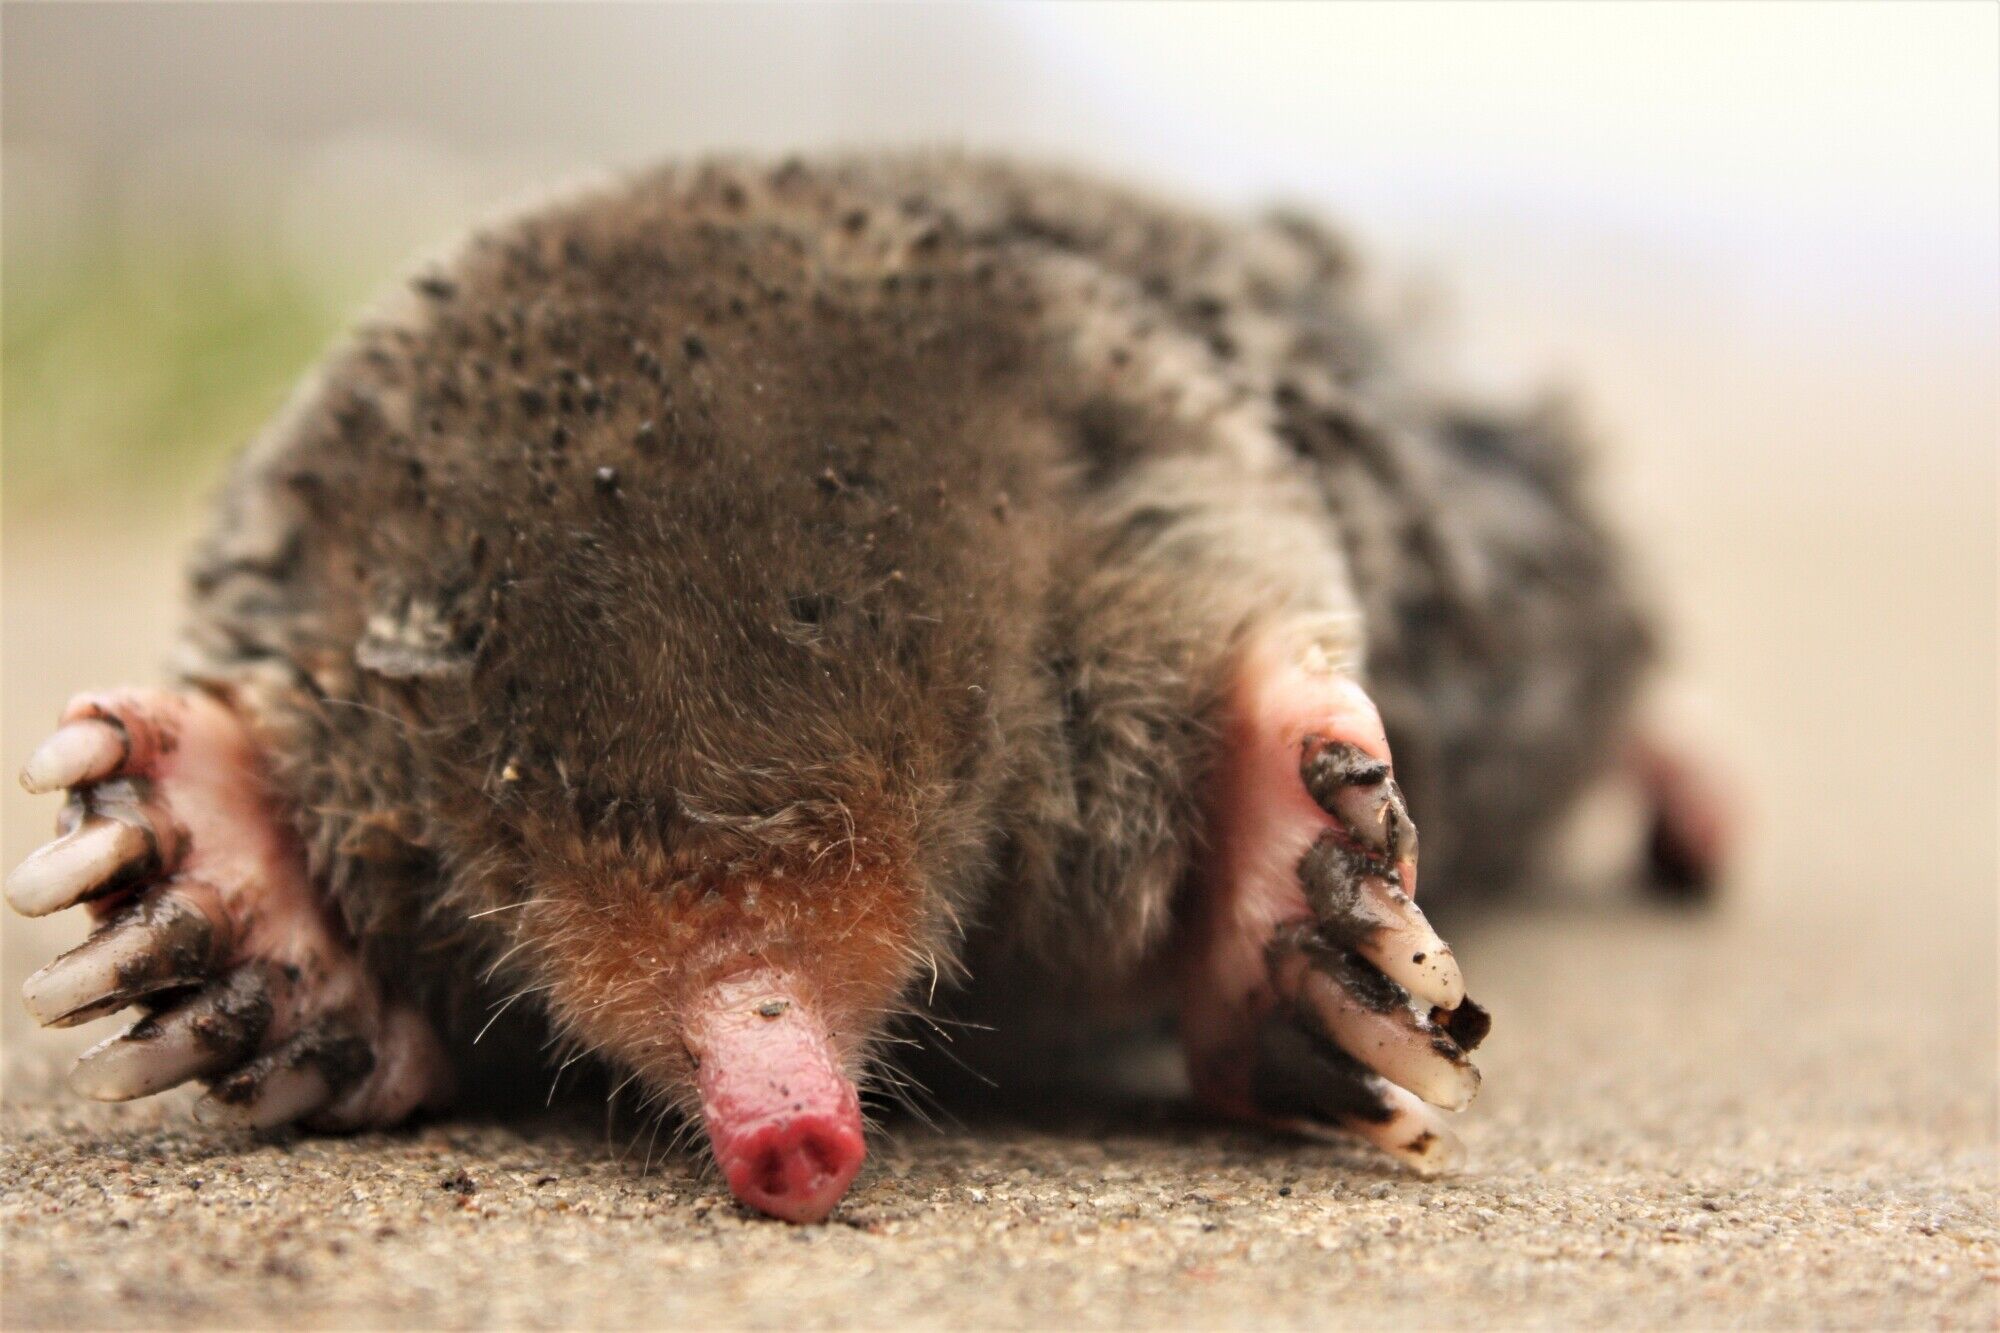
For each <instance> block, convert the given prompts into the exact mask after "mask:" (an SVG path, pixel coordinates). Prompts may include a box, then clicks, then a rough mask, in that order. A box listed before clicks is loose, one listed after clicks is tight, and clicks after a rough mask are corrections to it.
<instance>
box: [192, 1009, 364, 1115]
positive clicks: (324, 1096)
mask: <svg viewBox="0 0 2000 1333" xmlns="http://www.w3.org/2000/svg"><path fill="white" fill-rule="evenodd" d="M374 1064H375V1055H374V1052H373V1051H371V1050H370V1049H369V1046H368V1043H367V1042H365V1041H363V1040H362V1039H361V1038H359V1037H356V1036H353V1035H352V1034H350V1033H347V1032H345V1031H342V1030H339V1029H337V1028H335V1027H333V1026H331V1025H325V1024H323V1025H320V1026H316V1027H312V1028H308V1029H306V1030H305V1031H304V1032H301V1033H299V1034H298V1035H297V1036H294V1037H293V1038H292V1039H291V1040H290V1041H287V1042H286V1043H285V1044H284V1045H282V1046H280V1047H278V1048H277V1049H276V1050H274V1051H272V1052H271V1053H270V1054H268V1055H264V1056H260V1057H259V1058H257V1059H255V1060H252V1061H251V1062H250V1063H249V1064H247V1065H245V1066H243V1068H241V1069H239V1070H237V1071H236V1072H235V1073H233V1074H231V1075H229V1076H228V1077H226V1078H223V1079H219V1080H217V1081H216V1082H215V1083H214V1084H213V1085H211V1086H210V1088H209V1090H208V1095H207V1096H206V1097H203V1098H202V1099H201V1100H200V1101H199V1102H196V1103H195V1108H194V1114H195V1119H196V1120H198V1121H200V1122H201V1123H202V1124H204V1125H208V1126H211V1127H214V1128H221V1129H273V1128H275V1127H277V1126H279V1125H284V1124H289V1123H291V1122H292V1121H294V1120H300V1119H303V1118H304V1117H306V1116H308V1115H311V1114H312V1113H313V1112H314V1111H317V1110H319V1109H320V1108H321V1107H323V1106H325V1105H326V1104H327V1103H329V1102H331V1101H332V1100H333V1099H334V1096H335V1095H336V1094H337V1093H340V1092H341V1091H343V1090H345V1089H346V1088H347V1087H348V1086H349V1085H351V1084H353V1083H354V1082H355V1081H356V1080H358V1079H360V1078H361V1077H362V1076H363V1075H365V1074H367V1073H368V1071H369V1070H370V1069H372V1068H373V1067H374Z"/></svg>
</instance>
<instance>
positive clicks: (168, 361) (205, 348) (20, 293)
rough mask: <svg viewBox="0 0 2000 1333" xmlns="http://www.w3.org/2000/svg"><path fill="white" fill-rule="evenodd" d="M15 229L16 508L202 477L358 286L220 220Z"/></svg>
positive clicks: (12, 462) (2, 373)
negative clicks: (22, 232)
mask: <svg viewBox="0 0 2000 1333" xmlns="http://www.w3.org/2000/svg"><path fill="white" fill-rule="evenodd" d="M29 230H31V231H39V232H40V234H39V235H36V236H33V237H31V238H29V239H26V240H17V237H16V235H14V234H10V235H9V236H8V237H7V238H6V239H7V250H6V255H5V269H4V276H5V286H4V299H5V309H4V316H0V393H3V394H4V397H0V447H3V448H4V451H5V464H6V471H5V482H6V487H7V498H8V508H9V510H10V513H11V516H13V517H15V518H16V519H22V518H27V517H29V516H34V517H36V518H50V517H55V518H60V517H62V516H64V515H66V514H69V513H76V512H82V511H85V510H88V509H91V508H96V507H105V506H113V505H117V504H119V503H121V502H123V501H126V500H128V499H129V500H142V499H149V498H150V499H157V500H161V501H167V500H170V499H175V498H179V497H180V496H182V495H184V493H185V491H186V490H187V489H188V488H193V489H196V490H205V489H206V488H207V487H209V486H211V485H213V484H214V482H215V480H216V478H217V477H218V476H219V475H220V470H221V465H222V460H223V459H225V458H227V457H228V456H229V455H230V454H232V453H233V452H234V451H235V450H236V449H237V448H238V447H240V446H241V445H242V444H243V443H244V442H245V441H246V440H248V439H249V438H250V437H251V436H253V435H254V434H255V433H256V431H257V430H258V428H259V427H260V426H261V425H262V424H263V422H264V421H265V420H267V419H268V418H269V417H270V416H271V414H272V413H273V412H274V411H276V409H277V408H278V407H279V406H280V405H281V404H282V403H283V401H284V399H285V396H286V394H287V393H288V392H289V390H290V388H291V386H292V384H293V383H294V382H295V381H296V380H297V379H298V378H299V376H300V375H302V374H303V373H304V371H305V370H306V368H307V367H308V366H310V365H311V364H312V362H313V361H314V360H315V359H316V358H317V357H318V355H319V354H320V352H321V351H322V350H323V349H324V348H325V346H326V345H327V343H328V342H329V340H330V339H331V337H332V336H333V334H334V333H335V332H336V331H337V330H338V328H339V327H340V326H341V325H342V324H343V323H344V322H345V320H346V319H347V318H348V317H349V316H350V315H351V313H352V311H353V309H354V306H355V305H356V303H357V301H358V299H359V298H360V296H361V295H363V294H364V293H365V291H366V283H365V280H357V281H343V280H340V279H338V278H333V279H332V280H330V276H331V275H329V274H327V273H324V272H307V271H305V269H304V268H303V267H302V266H301V265H300V264H299V263H298V262H297V260H296V259H293V258H291V257H288V256H287V255H286V254H284V253H283V252H282V251H280V250H279V249H277V248H276V247H274V246H272V245H270V244H268V243H258V242H256V241H254V240H253V241H245V240H244V239H243V238H242V237H240V236H235V235H231V234H230V232H231V230H232V229H230V228H226V227H221V226H218V227H215V228H212V229H204V228H198V227H189V226H177V227H171V228H167V229H165V230H161V231H155V230H151V229H148V228H144V227H141V226H138V225H135V224H134V223H133V222H132V221H130V220H128V221H127V222H126V223H125V224H124V225H118V224H117V223H114V222H110V221H106V222H103V223H100V224H96V225H89V226H86V227H84V228H83V229H82V230H81V233H80V234H64V233H61V232H60V231H54V230H52V229H49V228H40V229H32V228H31V229H29Z"/></svg>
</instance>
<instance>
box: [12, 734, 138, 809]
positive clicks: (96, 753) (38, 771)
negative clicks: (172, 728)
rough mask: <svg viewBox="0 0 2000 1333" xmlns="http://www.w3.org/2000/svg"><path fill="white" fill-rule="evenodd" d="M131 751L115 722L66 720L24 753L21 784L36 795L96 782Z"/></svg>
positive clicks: (124, 735)
mask: <svg viewBox="0 0 2000 1333" xmlns="http://www.w3.org/2000/svg"><path fill="white" fill-rule="evenodd" d="M131 750H132V743H131V739H130V738H129V737H128V736H127V735H126V734H125V732H124V730H123V729H122V728H120V727H119V726H118V725H117V724H115V723H112V722H108V721H106V720H104V719H102V718H84V719H81V720H79V721H76V722H70V723H67V724H65V725H63V726H61V727H58V728H57V729H56V731H55V733H54V734H53V735H51V736H50V737H49V738H48V739H47V740H45V741H43V742H42V743H41V746H40V747H39V748H38V749H36V751H35V752H34V753H33V754H32V755H30V756H28V762H27V763H26V764H25V765H23V766H22V768H21V786H22V787H23V788H24V789H25V790H27V791H29V792H32V793H34V794H35V795H40V794H42V793H43V792H51V791H57V790H59V789H61V788H63V787H80V786H83V785H84V784H85V783H90V782H97V781H99V780H101V779H103V778H108V777H110V776H111V775H112V774H113V773H116V772H117V771H118V770H119V768H120V766H122V765H123V764H124V763H125V760H126V758H127V757H128V756H129V755H130V754H131Z"/></svg>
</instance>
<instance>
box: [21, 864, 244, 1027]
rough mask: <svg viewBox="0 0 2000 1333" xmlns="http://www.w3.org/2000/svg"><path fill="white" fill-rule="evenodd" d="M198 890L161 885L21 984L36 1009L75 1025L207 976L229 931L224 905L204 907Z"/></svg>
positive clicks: (44, 1017)
mask: <svg viewBox="0 0 2000 1333" xmlns="http://www.w3.org/2000/svg"><path fill="white" fill-rule="evenodd" d="M198 892H199V890H198V889H196V888H192V887H191V889H190V890H188V891H183V890H181V889H178V888H166V889H160V890H156V891H155V892H154V893H152V894H150V895H149V896H148V897H147V898H146V899H145V900H144V901H142V902H140V903H138V904H137V905H136V906H133V907H132V908H130V909H129V910H127V911H126V912H124V913H123V914H122V915H120V916H118V917H117V918H115V919H114V920H112V921H110V922H108V923H107V924H106V925H105V926H103V927H102V928H101V929H99V930H98V931H97V933H96V934H94V935H92V936H91V937H90V938H89V939H87V940H85V941H84V942H83V943H82V944H79V945H77V946H76V947H75V948H74V949H71V950H70V951H69V952H68V953H65V954H63V955H61V956H60V957H58V958H57V959H56V960H55V961H54V962H52V963H50V964H49V965H48V966H46V967H44V968H42V969H41V970H40V971H38V972H36V973H35V974H34V975H33V976H31V977H29V978H28V980H27V982H26V983H25V984H24V985H23V986H22V987H21V999H22V1002H23V1003H24V1004H25V1005H26V1006H27V1009H28V1013H29V1014H30V1015H31V1016H32V1017H33V1018H34V1020H35V1021H36V1022H37V1023H40V1024H42V1025H43V1026H44V1027H72V1026H74V1025H76V1024H78V1023H82V1022H86V1021H88V1020H90V1019H93V1018H101V1017H102V1016H104V1015H105V1014H109V1013H115V1012H117V1011H118V1010H120V1009H123V1008H124V1007H125V1006H126V1005H128V1004H131V1003H133V1002H134V1001H136V1000H139V999H142V998H144V997H145V996H148V995H153V994H157V993H158V992H160V991H164V990H172V989H174V988H176V987H180V986H188V985H192V984H194V983H195V982H198V981H200V980H202V979H203V978H204V977H206V976H207V975H208V974H209V973H210V972H211V971H212V970H213V969H214V968H215V967H216V966H217V965H218V964H219V963H220V962H221V960H222V955H223V954H224V952H225V951H226V950H227V948H228V938H227V933H226V929H225V928H219V927H218V924H217V923H218V921H220V920H221V919H222V916H221V913H220V911H219V910H218V911H216V912H215V913H214V915H211V914H210V912H209V911H207V910H204V908H203V907H202V906H200V905H199V903H198V902H197V901H196V894H197V893H198Z"/></svg>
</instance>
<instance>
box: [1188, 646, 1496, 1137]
mask: <svg viewBox="0 0 2000 1333" xmlns="http://www.w3.org/2000/svg"><path fill="white" fill-rule="evenodd" d="M1210 814H1211V824H1210V839H1209V841H1210V848H1209V853H1208V860H1207V866H1206V873H1205V874H1204V875H1203V877H1202V878H1203V883H1202V889H1203V891H1202V894H1201V896H1200V899H1199V905H1198V910H1197V914H1196V918H1195V921H1194V923H1193V924H1194V930H1193V931H1192V933H1191V939H1190V948H1189V952H1188V954H1187V955H1186V957H1185V970H1184V973H1183V976H1184V986H1183V1001H1182V1040H1183V1044H1184V1046H1185V1047H1186V1050H1187V1056H1188V1068H1189V1074H1190V1077H1191V1079H1192V1081H1193V1083H1194V1085H1195V1089H1196V1091H1197V1093H1198V1094H1199V1095H1201V1096H1202V1097H1203V1098H1204V1099H1205V1100H1206V1101H1208V1102H1209V1103H1210V1104H1212V1105H1214V1106H1217V1107H1218V1108H1220V1109H1223V1110H1225V1111H1228V1112H1230V1113H1232V1114H1236V1115H1240V1116H1243V1117H1245V1118H1249V1119H1255V1120H1259V1121H1263V1122H1265V1123H1269V1124H1275V1125H1280V1126H1283V1127H1286V1128H1290V1129H1295V1130H1301V1131H1305V1132H1309V1133H1318V1132H1324V1131H1327V1130H1341V1131H1345V1132H1348V1133H1352V1134H1357V1135H1359V1136H1360V1137H1362V1138H1365V1139H1367V1140H1368V1141H1369V1142H1371V1143H1373V1144H1375V1145H1376V1146H1377V1147H1379V1148H1381V1149H1382V1150H1383V1151H1385V1152H1387V1153H1389V1154H1391V1155H1392V1156H1394V1157H1396V1158H1398V1159H1399V1160H1401V1161H1403V1162H1405V1163H1407V1164H1409V1165H1411V1166H1414V1167H1416V1168H1418V1169H1420V1170H1427V1171H1429V1170H1439V1169H1443V1168H1445V1167H1447V1166H1449V1165H1451V1164H1452V1162H1453V1161H1454V1160H1455V1159H1456V1157H1457V1155H1458V1144H1457V1138H1456V1136H1455V1135H1453V1134H1452V1133H1451V1131H1450V1130H1449V1129H1448V1128H1447V1127H1446V1126H1445V1124H1444V1121H1443V1119H1442V1117H1441V1116H1439V1115H1438V1113H1437V1112H1436V1111H1433V1110H1432V1109H1431V1107H1432V1106H1437V1107H1443V1108H1445V1109H1447V1110H1454V1111H1455V1110H1459V1109H1462V1108H1463V1107H1464V1106H1465V1105H1466V1104H1467V1103H1468V1102H1470V1101H1471V1100H1472V1096H1473V1094H1474V1093H1475V1092H1476V1091H1477V1090H1478V1087H1479V1071H1478V1070H1476V1069H1475V1068H1473V1066H1472V1064H1471V1062H1470V1061H1469V1060H1468V1059H1467V1058H1466V1057H1467V1052H1468V1051H1470V1050H1471V1049H1472V1048H1473V1047H1474V1046H1476V1045H1478V1043H1479V1041H1480V1039H1481V1038H1483V1037H1484V1036H1485V1034H1486V1026H1487V1020H1486V1015H1485V1012H1484V1011H1483V1010H1481V1009H1480V1008H1479V1006H1478V1005H1476V1004H1473V1003H1472V1002H1471V1001H1469V1000H1467V999H1466V998H1465V982H1464V980H1463V978H1462V977H1461V975H1460V973H1459V968H1458V962H1457V960H1456V959H1455V958H1453V956H1452V953H1451V949H1450V948H1449V947H1448V946H1447V945H1446V944H1445V943H1444V942H1443V941H1442V940H1440V939H1439V938H1438V936H1437V934H1436V932H1434V931H1433V930H1432V929H1431V927H1430V923H1429V922H1428V921H1426V920H1425V919H1424V914H1423V913H1422V912H1421V911H1420V910H1418V908H1417V905H1416V903H1415V901H1414V899H1413V896H1412V895H1413V894H1414V892H1415V888H1416V868H1417V864H1416V863H1417V831H1416V825H1415V824H1414V823H1413V822H1412V821H1411V819H1410V814H1409V811H1408V810H1407V809H1406V808H1405V806H1404V804H1403V797H1402V793H1401V791H1400V790H1399V789H1398V788H1397V785H1396V781H1395V777H1394V775H1393V771H1392V769H1391V766H1390V762H1389V746H1388V741H1387V738H1386V737H1385V736H1384V734H1383V730H1382V721H1381V718H1380V716H1379V715H1378V714H1377V713H1376V710H1375V705H1374V704H1373V703H1372V702H1371V701H1370V700H1369V698H1368V696H1367V694H1366V693H1365V692H1363V690H1362V689H1361V686H1360V685H1359V684H1358V683H1357V682H1356V681H1355V680H1354V679H1353V678H1352V677H1351V676H1350V675H1348V674H1347V673H1346V672H1344V671H1343V670H1342V669H1341V668H1340V666H1339V664H1338V663H1337V662H1335V661H1334V660H1332V658H1331V657H1330V656H1329V654H1328V653H1327V652H1326V651H1325V650H1324V649H1323V648H1322V647H1321V646H1320V645H1319V644H1318V643H1316V642H1315V640H1314V637H1313V635H1312V633H1311V627H1310V626H1292V627H1285V628H1282V629H1280V630H1277V631H1272V632H1267V633H1265V634H1264V635H1262V636H1260V637H1259V638H1258V639H1257V640H1256V641H1254V642H1253V643H1252V644H1251V646H1250V648H1249V650H1248V651H1247V652H1246V653H1245V654H1244V657H1243V660H1242V662H1241V663H1240V664H1239V666H1238V668H1237V674H1236V677H1235V680H1234V681H1233V682H1232V687H1231V690H1230V708H1229V716H1228V719H1227V722H1226V726H1225V731H1224V734H1223V737H1222V753H1221V762H1220V763H1219V765H1218V767H1217V777H1216V786H1215V790H1214V795H1213V799H1212V803H1211V806H1210ZM1426 1103H1429V1105H1426Z"/></svg>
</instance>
